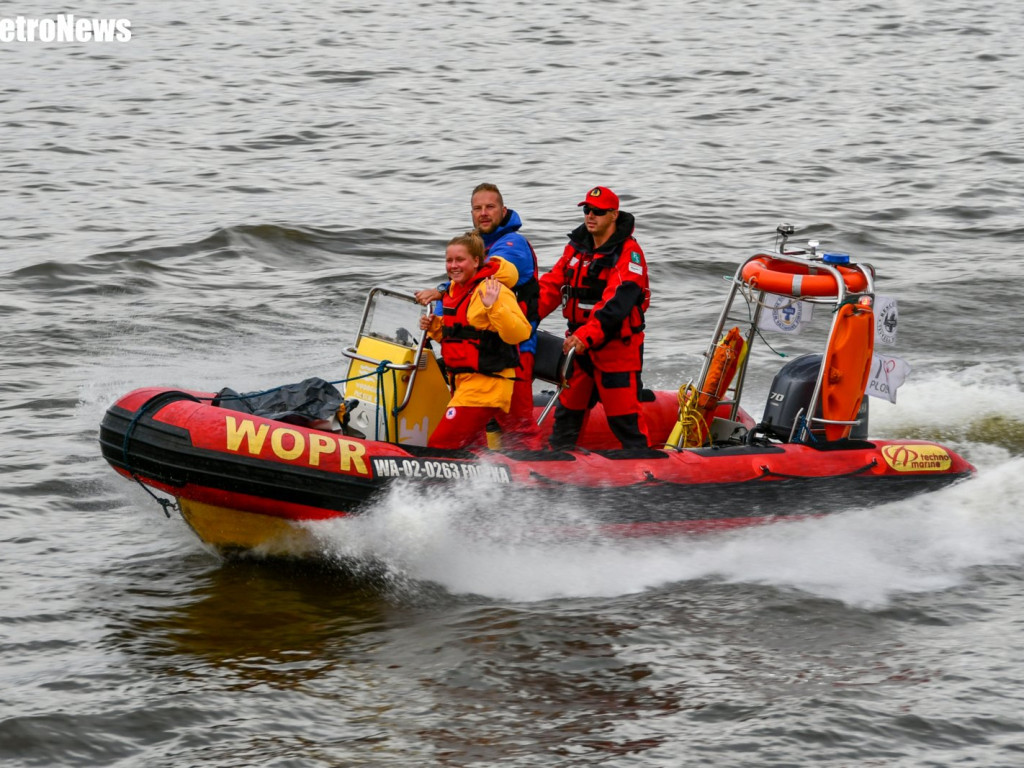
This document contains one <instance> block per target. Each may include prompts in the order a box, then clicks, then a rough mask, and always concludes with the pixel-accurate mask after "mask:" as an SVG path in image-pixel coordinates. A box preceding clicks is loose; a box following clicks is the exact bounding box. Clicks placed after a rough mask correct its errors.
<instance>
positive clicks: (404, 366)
mask: <svg viewBox="0 0 1024 768" xmlns="http://www.w3.org/2000/svg"><path fill="white" fill-rule="evenodd" d="M378 293H382V294H387V295H388V296H393V297H395V298H398V299H403V300H407V301H411V302H412V303H417V302H416V299H415V298H413V297H411V296H410V295H409V294H407V293H401V292H399V291H393V290H391V289H390V288H383V287H381V286H377V287H374V288H371V289H370V293H369V294H367V296H366V303H365V304H364V305H363V317H362V320H360V321H359V331H358V332H357V333H356V344H358V343H359V339H361V338H362V337H363V329H364V328H365V327H366V317H367V315H368V314H369V309H370V305H371V304H372V302H373V299H374V296H376V295H377V294H378ZM432 314H433V307H432V306H431V305H428V306H427V316H428V317H430V316H431V315H432ZM426 345H427V331H426V330H424V331H423V332H422V333H421V334H420V340H419V343H418V344H417V346H416V356H415V357H414V358H413V361H412V362H411V363H392V362H391V361H389V360H375V359H373V358H372V357H366V356H365V355H361V354H359V353H358V352H357V351H356V347H355V346H351V347H346V348H345V349H343V350H342V351H341V353H342V354H343V355H345V357H348V358H350V359H352V360H359V361H360V362H363V363H370V364H371V365H376V366H380V365H383V366H384V367H385V368H387V369H389V370H393V371H412V375H411V376H410V377H409V386H408V387H406V389H405V398H403V400H402V403H401V405H398V406H396V407H395V415H397V414H398V413H401V412H402V411H403V410H404V409H405V408H406V406H408V405H409V400H410V398H411V397H412V389H413V386H414V385H415V384H416V374H417V373H419V370H420V367H421V366H422V364H423V352H424V350H425V349H426ZM382 405H383V404H382V403H378V407H381V406H382Z"/></svg>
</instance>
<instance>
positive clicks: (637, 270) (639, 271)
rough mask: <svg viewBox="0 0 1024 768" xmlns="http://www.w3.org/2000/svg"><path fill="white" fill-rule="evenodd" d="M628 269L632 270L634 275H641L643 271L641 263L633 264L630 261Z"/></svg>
mask: <svg viewBox="0 0 1024 768" xmlns="http://www.w3.org/2000/svg"><path fill="white" fill-rule="evenodd" d="M629 271H630V272H632V273H633V274H634V275H642V274H643V273H644V268H643V265H641V264H633V263H632V262H630V264H629Z"/></svg>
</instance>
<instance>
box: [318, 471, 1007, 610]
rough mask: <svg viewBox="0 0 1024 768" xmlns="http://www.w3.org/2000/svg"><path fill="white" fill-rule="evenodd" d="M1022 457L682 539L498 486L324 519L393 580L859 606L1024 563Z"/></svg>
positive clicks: (321, 528) (398, 491)
mask: <svg viewBox="0 0 1024 768" xmlns="http://www.w3.org/2000/svg"><path fill="white" fill-rule="evenodd" d="M1021 493H1024V459H1022V460H1013V461H1009V462H1006V463H1003V464H1001V465H1000V466H999V467H998V468H996V469H995V470H992V471H991V472H988V473H983V474H982V475H980V476H979V477H977V478H975V479H973V480H970V481H968V482H965V483H963V484H960V485H957V486H954V487H952V488H947V489H945V490H942V491H939V492H936V493H932V494H927V495H924V496H919V497H916V498H913V499H910V500H905V501H901V502H898V503H893V504H886V505H881V506H878V507H873V508H870V509H862V510H853V511H851V512H846V513H842V514H838V515H835V516H831V517H824V518H814V519H807V520H803V521H800V522H787V523H778V524H774V525H765V526H756V527H753V528H749V529H744V530H740V531H732V532H727V533H719V534H713V535H702V536H681V537H677V538H672V539H663V538H659V539H635V538H631V539H621V538H610V537H608V536H605V535H603V534H602V533H601V531H600V529H599V528H598V527H597V526H595V525H593V524H592V523H591V522H590V521H589V520H588V518H587V514H586V510H585V509H583V508H582V507H580V506H576V505H574V504H573V502H572V501H571V500H569V499H566V500H563V501H561V502H559V503H557V504H554V505H548V507H547V508H544V509H541V508H539V507H538V506H537V505H535V504H534V503H533V502H532V501H531V499H530V495H529V494H527V493H525V492H523V491H520V492H518V493H516V494H515V497H514V498H513V495H512V494H511V493H510V492H508V491H504V492H503V491H500V490H498V489H495V488H494V487H493V486H486V485H476V486H472V487H470V486H467V487H462V488H459V489H443V490H442V489H434V490H433V491H428V492H425V491H423V490H422V489H420V490H417V489H416V488H415V487H413V486H401V487H396V488H395V489H394V491H393V492H392V493H391V494H390V495H389V496H387V497H386V498H384V499H382V500H381V501H380V502H379V503H378V504H377V505H376V507H375V508H374V509H373V510H371V511H370V513H369V514H367V515H365V516H363V517H359V518H353V519H348V520H343V521H335V522H330V523H320V524H317V525H316V532H317V535H318V536H319V537H320V539H321V541H322V542H323V546H324V548H325V551H326V552H328V553H329V555H330V556H332V557H335V558H339V559H341V560H345V561H347V562H350V563H351V562H356V563H369V562H374V563H376V564H377V565H378V566H381V567H383V568H384V570H385V571H386V572H387V574H388V576H389V579H390V583H391V584H392V585H401V588H402V589H408V588H409V587H410V585H415V584H420V583H432V584H436V585H440V586H441V587H443V588H444V589H445V590H447V591H448V592H450V593H453V594H458V595H482V596H485V597H488V598H492V599H503V600H511V601H524V602H528V601H537V600H546V599H554V598H565V597H592V596H614V595H623V594H630V593H636V592H640V591H643V590H645V589H651V588H657V587H662V586H665V585H668V584H673V583H677V582H687V581H692V580H698V579H716V580H720V581H725V582H736V583H759V584H768V585H773V586H777V587H779V588H792V589H798V590H802V591H806V592H808V593H810V594H814V595H817V596H820V597H825V598H829V599H835V600H840V601H843V602H845V603H848V604H851V605H860V606H880V605H885V604H886V603H887V602H888V601H889V600H890V599H892V598H893V596H895V595H898V594H901V593H906V592H920V591H932V590H941V589H946V588H949V587H952V586H955V585H956V584H958V583H960V582H962V581H963V580H964V579H965V578H966V577H967V574H968V573H969V571H970V569H972V568H974V567H978V566H985V565H993V564H1002V563H1019V562H1021V561H1024V519H1022V518H1021V517H1020V516H1019V515H1018V514H1017V512H1016V502H1015V501H1014V500H1015V499H1016V498H1019V496H1020V494H1021Z"/></svg>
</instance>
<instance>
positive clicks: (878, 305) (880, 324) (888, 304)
mask: <svg viewBox="0 0 1024 768" xmlns="http://www.w3.org/2000/svg"><path fill="white" fill-rule="evenodd" d="M899 324H900V313H899V310H898V309H897V307H896V299H894V298H893V297H892V296H875V341H880V342H882V343H883V344H895V343H896V330H897V327H898V326H899Z"/></svg>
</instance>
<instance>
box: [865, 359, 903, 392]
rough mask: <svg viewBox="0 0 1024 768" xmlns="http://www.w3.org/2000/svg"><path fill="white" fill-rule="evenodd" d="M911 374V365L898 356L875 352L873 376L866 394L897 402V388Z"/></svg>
mask: <svg viewBox="0 0 1024 768" xmlns="http://www.w3.org/2000/svg"><path fill="white" fill-rule="evenodd" d="M909 375H910V365H909V364H908V363H907V362H906V361H904V360H901V359H900V358H898V357H892V356H890V355H879V354H873V355H872V356H871V376H870V378H868V388H867V389H866V390H865V394H868V395H870V396H871V397H881V398H884V399H886V400H888V401H889V402H890V403H895V402H896V390H897V389H899V388H900V385H901V384H902V383H903V382H904V381H906V380H907V376H909Z"/></svg>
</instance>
